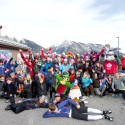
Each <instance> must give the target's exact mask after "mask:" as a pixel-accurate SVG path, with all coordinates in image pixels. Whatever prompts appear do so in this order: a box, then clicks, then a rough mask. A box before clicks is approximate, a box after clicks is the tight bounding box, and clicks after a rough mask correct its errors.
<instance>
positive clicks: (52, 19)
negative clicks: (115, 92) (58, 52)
mask: <svg viewBox="0 0 125 125" xmlns="http://www.w3.org/2000/svg"><path fill="white" fill-rule="evenodd" d="M0 25H2V26H3V29H2V35H8V36H10V37H17V38H18V39H21V38H26V39H29V40H33V41H34V42H37V43H38V44H40V45H42V46H43V47H49V46H51V45H53V44H57V43H61V42H62V41H64V40H73V41H77V42H83V43H100V44H107V43H108V44H110V45H111V46H113V47H117V41H118V40H117V38H116V37H119V38H120V48H121V51H122V52H124V53H125V49H124V47H125V35H124V33H125V2H124V0H0Z"/></svg>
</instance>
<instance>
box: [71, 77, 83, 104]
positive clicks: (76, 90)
mask: <svg viewBox="0 0 125 125" xmlns="http://www.w3.org/2000/svg"><path fill="white" fill-rule="evenodd" d="M73 84H74V86H73V87H72V88H71V89H70V93H69V96H70V97H71V99H72V100H73V101H75V102H77V103H78V104H79V103H80V99H79V97H81V96H82V95H81V91H80V88H79V86H78V80H77V79H75V80H74V83H73Z"/></svg>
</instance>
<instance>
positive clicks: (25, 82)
mask: <svg viewBox="0 0 125 125" xmlns="http://www.w3.org/2000/svg"><path fill="white" fill-rule="evenodd" d="M27 76H30V74H29V75H27ZM27 76H26V78H25V80H24V84H27ZM31 83H32V79H31V76H30V84H31Z"/></svg>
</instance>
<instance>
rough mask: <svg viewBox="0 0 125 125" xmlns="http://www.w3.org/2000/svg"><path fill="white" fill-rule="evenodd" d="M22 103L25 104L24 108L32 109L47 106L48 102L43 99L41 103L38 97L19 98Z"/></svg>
mask: <svg viewBox="0 0 125 125" xmlns="http://www.w3.org/2000/svg"><path fill="white" fill-rule="evenodd" d="M21 102H22V103H25V104H26V109H27V110H29V109H34V108H48V107H49V104H48V102H47V101H44V102H43V103H41V104H40V103H39V99H38V98H28V99H24V100H21Z"/></svg>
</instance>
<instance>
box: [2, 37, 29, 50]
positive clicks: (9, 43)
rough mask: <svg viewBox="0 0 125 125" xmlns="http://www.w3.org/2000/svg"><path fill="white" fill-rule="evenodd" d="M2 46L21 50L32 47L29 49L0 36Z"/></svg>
mask: <svg viewBox="0 0 125 125" xmlns="http://www.w3.org/2000/svg"><path fill="white" fill-rule="evenodd" d="M0 45H4V46H10V47H13V48H18V49H19V48H20V49H24V50H28V49H30V47H28V46H27V45H23V44H20V43H18V42H16V41H14V40H11V39H9V38H5V37H2V36H0Z"/></svg>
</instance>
